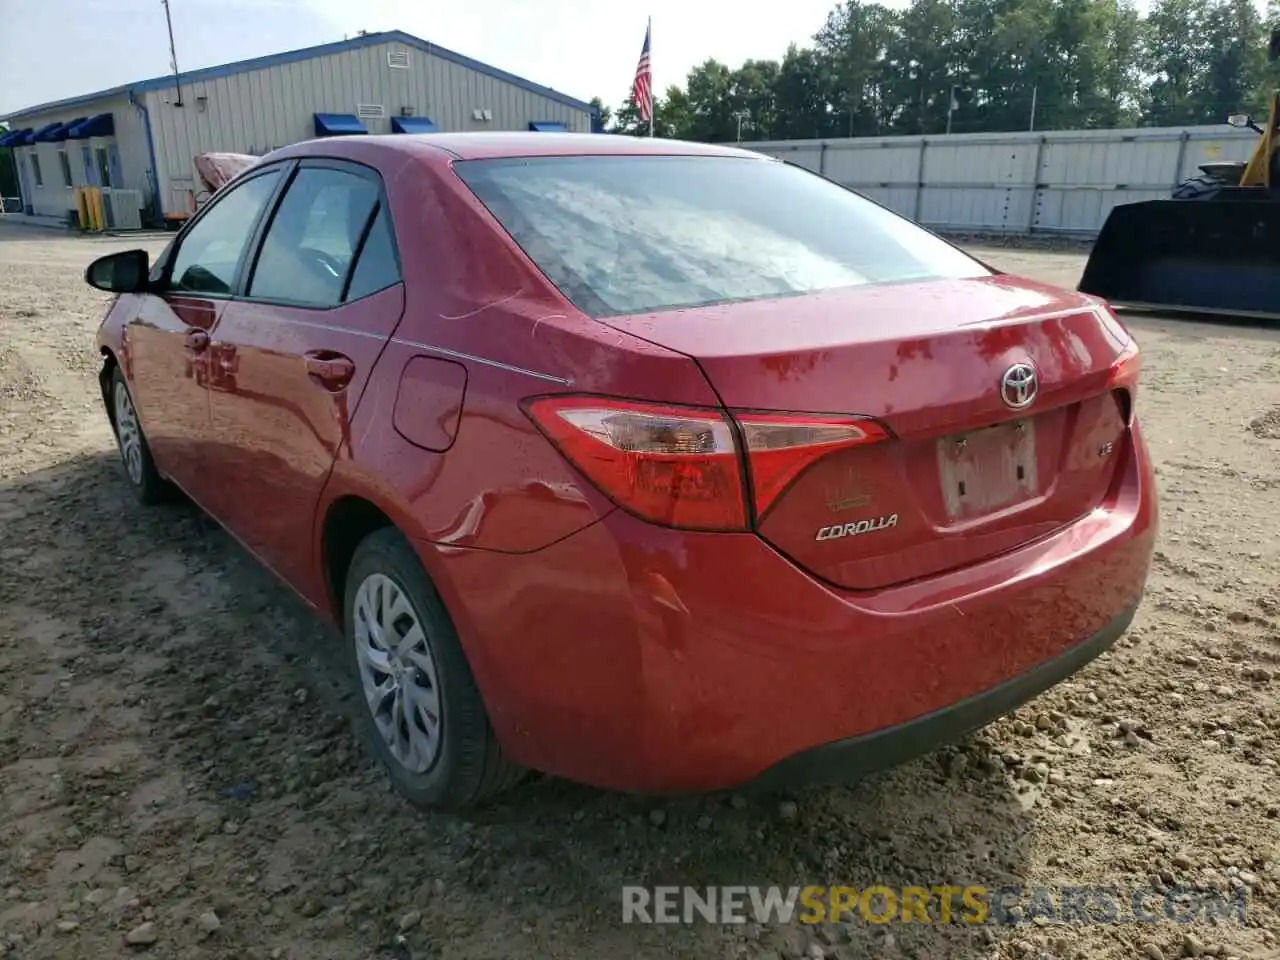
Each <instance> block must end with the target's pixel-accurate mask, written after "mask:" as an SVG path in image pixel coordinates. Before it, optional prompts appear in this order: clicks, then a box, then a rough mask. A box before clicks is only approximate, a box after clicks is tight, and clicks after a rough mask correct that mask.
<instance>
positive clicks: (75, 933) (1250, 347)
mask: <svg viewBox="0 0 1280 960" xmlns="http://www.w3.org/2000/svg"><path fill="white" fill-rule="evenodd" d="M146 243H147V245H148V246H150V247H151V249H152V250H153V251H156V250H159V249H160V247H161V246H162V245H163V240H161V239H155V238H153V239H149V240H147V241H146ZM128 245H130V244H129V243H128V242H127V241H121V240H84V239H73V238H69V237H65V236H59V235H56V234H52V233H45V232H42V231H38V230H35V229H32V228H23V227H13V226H9V227H5V226H3V225H0V790H2V795H0V955H4V954H6V950H7V951H8V954H7V956H9V957H21V958H41V960H44V958H49V960H52V958H81V957H83V958H95V960H96V958H113V957H118V956H128V955H135V954H139V953H142V954H146V955H149V956H154V957H166V958H169V957H172V958H193V960H194V958H207V957H236V958H245V960H253V958H262V960H266V958H295V960H322V958H344V960H345V958H357V960H362V958H382V957H386V958H398V960H406V958H412V960H424V958H437V957H439V958H446V957H447V958H459V960H473V958H476V960H478V958H495V960H500V958H526V957H528V958H544V957H562V958H573V960H578V958H582V960H585V958H612V957H635V958H658V957H664V958H665V957H688V958H697V960H703V958H709V960H733V958H757V960H779V958H796V957H804V958H810V960H815V958H822V957H827V958H832V957H834V958H840V960H853V958H855V957H856V958H862V957H872V956H874V957H881V956H884V957H917V958H921V960H934V958H948V957H979V958H997V957H999V958H1024V957H1029V958H1036V960H1039V958H1044V957H1053V958H1101V960H1109V958H1121V957H1138V958H1147V960H1153V958H1154V960H1158V958H1165V960H1168V958H1172V957H1179V956H1183V955H1189V956H1194V955H1205V956H1214V957H1238V958H1254V960H1262V958H1276V957H1280V913H1278V911H1280V898H1278V896H1277V892H1278V890H1280V807H1278V806H1277V804H1280V786H1278V784H1280V776H1277V770H1276V764H1277V761H1280V706H1278V704H1277V694H1278V693H1280V327H1272V328H1271V329H1266V328H1264V327H1260V326H1257V325H1252V326H1251V325H1238V324H1227V323H1199V322H1189V321H1185V320H1183V321H1174V320H1165V319H1154V318H1134V319H1132V320H1131V321H1130V324H1131V327H1132V329H1133V330H1134V332H1135V333H1136V336H1137V337H1138V339H1139V340H1140V341H1141V344H1142V347H1143V349H1144V351H1145V368H1144V380H1143V383H1142V387H1141V390H1140V393H1139V398H1138V408H1139V411H1140V415H1141V417H1142V419H1143V421H1144V423H1145V425H1146V429H1147V434H1148V437H1149V440H1150V444H1151V449H1152V451H1153V454H1154V456H1155V458H1156V460H1157V463H1158V471H1159V484H1160V492H1161V496H1162V508H1163V515H1162V533H1161V539H1160V543H1159V548H1158V549H1159V552H1158V553H1157V554H1156V563H1155V568H1154V571H1153V575H1152V579H1151V582H1150V590H1149V593H1148V596H1147V600H1146V602H1145V604H1144V606H1143V607H1142V609H1141V611H1140V613H1139V616H1138V619H1137V621H1136V624H1135V626H1134V628H1133V629H1132V631H1131V632H1130V633H1129V634H1128V636H1127V637H1126V638H1125V639H1124V640H1122V642H1121V644H1120V646H1119V647H1117V648H1116V649H1115V650H1114V651H1113V652H1111V653H1109V654H1107V655H1106V656H1104V657H1102V658H1101V659H1100V660H1099V661H1097V662H1096V663H1094V664H1092V665H1091V666H1090V667H1088V668H1087V669H1086V670H1085V671H1084V672H1083V673H1081V674H1080V675H1078V676H1077V677H1076V678H1074V679H1073V680H1071V681H1070V682H1068V683H1065V684H1063V685H1061V686H1060V687H1058V688H1055V689H1054V690H1053V691H1051V692H1050V693H1048V694H1046V695H1044V696H1042V697H1041V698H1039V699H1038V700H1036V701H1034V702H1033V703H1031V704H1029V705H1028V706H1026V707H1025V708H1024V709H1022V710H1020V711H1019V712H1018V713H1017V714H1016V715H1015V716H1013V717H1010V718H1007V719H1006V720H1003V721H1001V722H1000V723H998V724H996V725H995V726H993V727H991V728H989V729H988V730H986V731H984V732H982V733H981V734H980V735H978V736H976V737H975V738H973V739H971V740H970V741H969V742H967V743H965V744H964V745H963V746H962V747H960V748H957V749H949V750H945V751H942V752H940V753H939V754H936V755H933V756H929V757H926V758H924V759H922V760H920V761H917V762H915V763H912V764H911V765H909V766H906V767H904V768H901V769H899V770H896V771H894V772H892V773H890V774H887V775H883V776H879V777H876V778H875V779H873V780H870V781H868V782H864V783H862V784H861V785H858V786H856V787H845V788H826V789H820V790H814V791H811V792H804V793H800V794H798V795H796V796H794V797H791V798H789V799H782V800H780V799H779V798H776V797H773V798H769V797H755V796H753V797H749V798H742V797H725V796H714V797H705V798H694V799H685V800H679V801H671V800H654V799H638V798H632V797H622V796H615V795H610V794H605V793H600V792H597V791H594V790H590V789H586V788H581V787H577V786H574V785H570V784H565V783H561V782H556V781H552V780H549V779H538V780H534V781H531V782H527V783H526V784H524V785H523V786H521V787H520V788H518V789H517V790H516V791H515V792H514V793H512V794H511V795H509V796H507V797H505V798H504V799H503V801H502V802H501V803H500V804H499V805H497V806H495V807H492V808H490V809H486V810H484V811H483V812H480V813H477V814H474V815H471V816H468V817H465V818H464V817H450V816H424V815H421V814H419V813H416V812H414V811H413V810H411V809H410V808H409V807H408V806H406V805H405V804H404V803H402V802H401V801H400V800H399V799H397V798H396V796H394V795H393V794H391V793H390V792H389V791H388V788H387V785H386V781H385V780H384V778H383V777H382V776H381V775H380V773H379V772H378V771H376V770H375V769H374V768H373V767H372V765H371V764H370V763H369V762H367V761H366V760H365V759H364V758H363V757H362V756H361V755H360V753H359V752H358V750H357V749H356V746H355V743H354V740H353V738H352V735H351V733H350V732H349V724H348V707H349V705H348V704H347V702H345V701H344V699H343V696H342V694H341V690H342V687H341V684H340V681H339V680H338V679H337V678H338V668H337V667H336V666H335V660H336V657H335V656H334V653H333V651H334V648H335V643H336V641H335V640H334V639H333V638H332V637H331V636H329V635H328V634H326V633H325V631H324V630H323V629H322V628H321V627H320V626H319V625H318V624H317V623H316V622H315V620H314V619H312V618H311V617H310V616H309V615H308V614H307V613H305V612H304V611H303V610H301V608H300V606H299V604H298V603H296V602H295V601H294V600H292V599H291V597H290V595H289V594H288V593H287V592H286V591H285V590H284V589H283V588H282V587H280V586H278V585H277V584H276V583H275V582H274V581H273V580H271V579H270V577H269V576H268V575H267V574H266V573H264V572H263V571H262V570H261V569H259V568H258V567H257V566H255V564H254V563H253V562H252V561H251V560H250V559H248V558H247V557H246V556H245V555H244V554H243V553H242V551H241V550H240V549H239V548H238V547H236V546H235V545H233V543H232V542H231V541H230V539H229V538H228V537H227V536H226V535H225V534H223V533H222V532H221V531H220V530H219V529H218V528H216V527H215V526H214V525H213V524H212V523H211V522H209V521H207V520H205V519H203V518H202V517H201V516H200V515H199V514H198V513H197V512H195V511H194V509H192V508H191V507H189V506H182V505H178V506H174V507H166V508H163V509H157V510H150V511H148V510H143V509H142V508H139V507H137V506H135V505H134V502H133V501H132V499H131V498H130V497H129V496H128V494H127V491H126V489H125V484H124V480H123V478H122V475H121V473H120V471H119V467H118V465H117V459H116V454H115V450H114V446H113V443H112V437H111V433H110V431H109V429H108V426H107V420H106V417H105V416H104V414H103V411H102V409H101V403H100V399H99V396H98V393H97V385H96V380H95V374H96V371H97V368H98V359H97V357H96V355H95V352H94V347H93V333H94V329H95V327H96V325H97V323H98V321H99V319H100V318H101V315H102V313H103V310H104V306H105V304H106V300H107V298H106V297H105V296H103V295H100V294H98V293H95V292H93V291H91V290H90V289H89V288H88V287H86V286H85V285H84V284H83V283H82V282H81V274H82V271H83V269H84V266H85V264H86V263H87V262H88V261H89V260H90V259H91V258H92V257H94V256H96V255H98V254H101V253H104V252H107V251H109V250H112V249H122V248H124V247H126V246H128ZM983 255H984V256H986V257H989V258H990V260H991V262H993V263H995V264H997V265H1000V266H1002V267H1005V268H1007V269H1010V270H1012V271H1013V272H1020V273H1026V274H1028V275H1032V276H1035V277H1039V278H1043V279H1048V280H1052V281H1057V282H1061V283H1064V284H1074V282H1075V279H1076V277H1077V276H1078V273H1079V270H1080V267H1081V263H1082V257H1081V255H1080V254H1079V253H1078V252H1062V251H1057V252H1054V251H1026V250H1022V251H1020V250H1016V249H1010V248H998V249H990V250H986V251H984V252H983ZM660 883H669V884H680V885H692V886H698V887H702V886H706V885H712V884H766V885H767V884H781V885H784V886H785V885H790V884H793V883H801V884H803V883H843V884H851V885H854V886H857V887H865V886H867V885H870V884H875V883H880V884H885V885H887V886H889V887H892V888H898V887H901V886H904V885H910V884H921V885H924V886H934V885H940V884H955V885H963V884H985V885H987V886H988V887H991V888H995V887H1000V886H1004V885H1009V884H1022V885H1024V886H1027V887H1030V886H1035V885H1049V886H1052V887H1055V888H1058V887H1060V886H1062V885H1088V884H1104V885H1112V886H1114V887H1116V888H1117V889H1118V890H1119V896H1120V901H1121V911H1120V914H1121V915H1120V919H1121V920H1124V919H1126V917H1128V916H1130V915H1131V914H1130V911H1129V910H1128V908H1127V906H1126V905H1127V903H1128V902H1129V901H1128V891H1130V890H1133V889H1135V888H1147V887H1149V886H1151V885H1155V886H1156V887H1159V888H1168V887H1171V886H1185V887H1196V888H1199V889H1202V890H1210V889H1211V890H1216V891H1219V892H1220V893H1221V895H1222V896H1223V897H1229V895H1231V894H1232V892H1233V891H1235V890H1244V891H1246V893H1247V901H1246V903H1247V913H1246V916H1245V918H1244V920H1243V921H1242V920H1241V919H1240V917H1239V916H1238V915H1233V916H1231V917H1228V918H1226V919H1223V920H1220V921H1219V922H1218V923H1216V924H1212V923H1207V922H1204V921H1203V919H1202V920H1200V921H1197V922H1195V923H1191V924H1182V923H1175V922H1173V921H1170V920H1168V919H1165V918H1164V917H1162V916H1161V917H1160V918H1159V922H1155V923H1133V922H1116V923H1107V924H1081V923H1057V922H1055V921H1054V917H1053V916H1052V915H1047V916H1046V915H1043V914H1042V915H1041V916H1039V917H1036V918H1034V922H1032V920H1031V919H1029V918H1030V916H1031V912H1028V913H1026V914H1024V915H1022V920H1023V922H1019V923H1014V924H1007V925H999V926H993V925H984V926H981V927H974V926H966V925H963V924H959V925H957V924H952V925H942V924H933V925H925V924H920V923H910V924H894V925H891V926H878V925H874V924H869V923H866V922H865V921H864V920H862V919H861V918H858V919H856V920H855V921H854V922H851V923H841V924H838V925H823V926H818V927H806V926H803V925H801V924H796V923H793V924H789V925H774V924H769V925H765V926H764V927H763V928H762V927H760V926H757V925H755V924H746V925H713V924H707V923H701V922H700V923H695V924H691V925H683V924H681V925H665V926H637V925H630V926H624V925H623V924H622V923H621V920H620V917H621V900H620V888H621V887H622V885H623V884H645V885H653V884H660ZM1151 904H1152V906H1151V907H1150V909H1154V910H1156V911H1157V913H1159V912H1160V911H1161V902H1160V901H1159V900H1158V899H1157V900H1154V901H1151ZM1032 912H1033V911H1032Z"/></svg>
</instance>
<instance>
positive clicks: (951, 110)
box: [947, 83, 957, 136]
mask: <svg viewBox="0 0 1280 960" xmlns="http://www.w3.org/2000/svg"><path fill="white" fill-rule="evenodd" d="M956 86H957V84H954V83H953V84H952V85H951V99H950V100H949V101H948V102H947V134H948V136H949V135H950V134H951V114H953V113H955V109H956Z"/></svg>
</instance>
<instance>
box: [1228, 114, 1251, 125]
mask: <svg viewBox="0 0 1280 960" xmlns="http://www.w3.org/2000/svg"><path fill="white" fill-rule="evenodd" d="M1227 123H1229V124H1230V125H1231V126H1233V127H1247V126H1248V125H1249V115H1248V114H1247V113H1233V114H1232V115H1231V116H1229V117H1227Z"/></svg>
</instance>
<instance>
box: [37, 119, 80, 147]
mask: <svg viewBox="0 0 1280 960" xmlns="http://www.w3.org/2000/svg"><path fill="white" fill-rule="evenodd" d="M86 119H87V118H86V117H76V118H75V119H74V120H68V121H66V122H65V123H60V124H58V125H57V126H56V127H54V128H53V129H52V130H50V131H49V132H48V133H46V134H45V135H44V136H43V137H41V138H40V141H41V142H42V143H61V142H62V141H63V140H66V139H67V138H68V137H69V136H70V135H71V128H72V127H74V126H75V125H76V124H77V123H84V121H85V120H86Z"/></svg>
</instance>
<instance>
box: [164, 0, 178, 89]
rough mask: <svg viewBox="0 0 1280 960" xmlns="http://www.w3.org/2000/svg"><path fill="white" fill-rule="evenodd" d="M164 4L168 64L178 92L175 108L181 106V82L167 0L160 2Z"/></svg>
mask: <svg viewBox="0 0 1280 960" xmlns="http://www.w3.org/2000/svg"><path fill="white" fill-rule="evenodd" d="M160 2H161V3H162V4H164V22H165V25H166V26H167V27H168V28H169V64H170V65H171V66H172V67H173V88H174V89H175V90H176V91H177V92H178V99H177V102H175V103H174V106H175V107H180V106H182V80H181V78H180V77H179V74H178V51H177V49H176V48H175V47H174V45H173V16H172V15H171V14H170V13H169V0H160Z"/></svg>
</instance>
